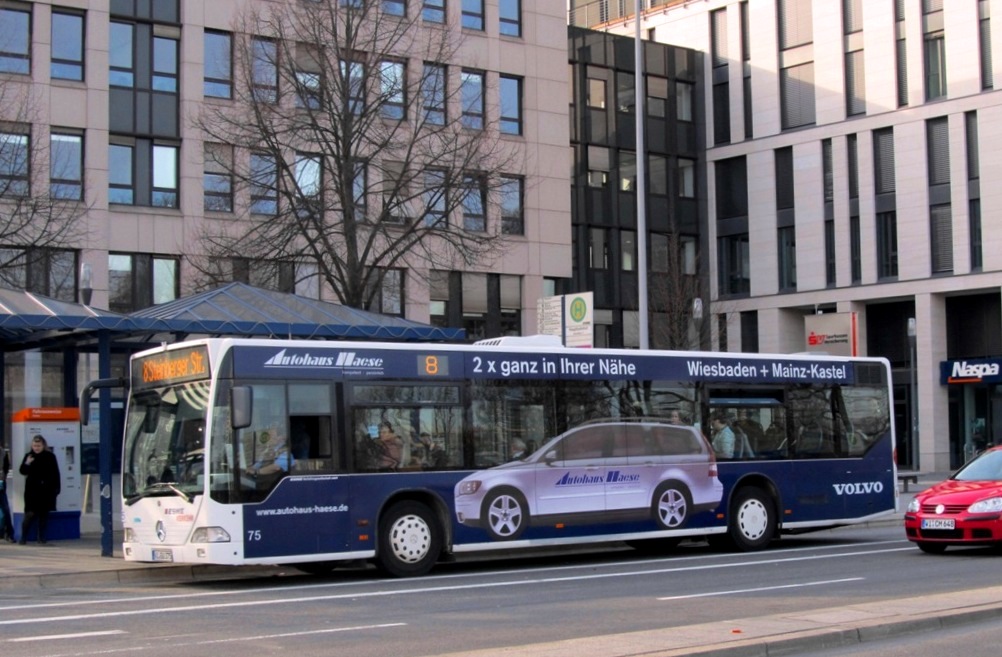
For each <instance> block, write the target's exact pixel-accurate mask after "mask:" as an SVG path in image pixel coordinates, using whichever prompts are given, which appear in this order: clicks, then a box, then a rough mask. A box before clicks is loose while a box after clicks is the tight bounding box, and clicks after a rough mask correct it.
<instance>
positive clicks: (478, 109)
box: [460, 69, 485, 130]
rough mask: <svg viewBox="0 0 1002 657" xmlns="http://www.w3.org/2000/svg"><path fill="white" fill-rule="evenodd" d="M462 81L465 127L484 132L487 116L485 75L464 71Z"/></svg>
mask: <svg viewBox="0 0 1002 657" xmlns="http://www.w3.org/2000/svg"><path fill="white" fill-rule="evenodd" d="M460 79H461V83H460V84H461V86H460V96H461V102H462V106H463V119H462V122H463V126H464V127H466V128H469V129H471V130H483V128H484V114H485V107H484V73H483V72H482V71H470V70H467V69H464V70H463V72H462V75H461V76H460Z"/></svg>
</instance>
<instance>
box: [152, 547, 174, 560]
mask: <svg viewBox="0 0 1002 657" xmlns="http://www.w3.org/2000/svg"><path fill="white" fill-rule="evenodd" d="M153 560H154V561H171V562H173V561H174V553H173V552H171V551H170V550H153Z"/></svg>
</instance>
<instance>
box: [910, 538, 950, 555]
mask: <svg viewBox="0 0 1002 657" xmlns="http://www.w3.org/2000/svg"><path fill="white" fill-rule="evenodd" d="M917 545H918V549H920V550H922V551H923V552H925V553H926V554H943V553H944V552H946V543H926V542H925V541H920V542H919V543H917Z"/></svg>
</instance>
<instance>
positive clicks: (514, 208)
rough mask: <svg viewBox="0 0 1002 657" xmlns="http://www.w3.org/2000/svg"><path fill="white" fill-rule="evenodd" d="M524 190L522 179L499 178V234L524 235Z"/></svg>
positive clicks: (513, 177) (523, 180)
mask: <svg viewBox="0 0 1002 657" xmlns="http://www.w3.org/2000/svg"><path fill="white" fill-rule="evenodd" d="M524 189H525V179H524V178H521V177H515V176H502V177H501V232H502V233H503V234H505V235H524V234H525V213H524V210H523V193H524Z"/></svg>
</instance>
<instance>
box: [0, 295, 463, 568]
mask: <svg viewBox="0 0 1002 657" xmlns="http://www.w3.org/2000/svg"><path fill="white" fill-rule="evenodd" d="M200 336H206V337H222V336H242V337H260V338H299V339H313V340H388V341H399V340H404V341H422V342H450V341H461V340H464V339H465V331H464V330H463V329H453V328H443V327H436V326H430V325H427V324H422V323H420V322H414V321H411V320H408V319H404V318H402V317H393V316H387V315H381V314H378V313H372V312H367V311H364V310H358V309H355V308H348V307H346V306H342V305H339V304H335V303H330V302H326V301H320V300H317V299H310V298H306V297H300V296H297V295H294V294H286V293H282V292H275V291H271V290H265V289H261V288H257V287H253V286H251V285H247V284H244V283H229V284H226V285H223V286H221V287H218V288H215V289H213V290H208V291H205V292H201V293H198V294H195V295H192V296H188V297H183V298H180V299H177V300H175V301H172V302H169V303H165V304H161V305H158V306H152V307H150V308H146V309H143V310H140V311H137V312H135V313H131V314H128V315H123V314H119V313H114V312H111V311H107V310H101V309H98V308H94V307H91V306H90V305H86V304H81V303H71V302H66V301H59V300H56V299H50V298H47V297H43V296H40V295H37V294H33V293H31V292H27V291H24V290H15V289H10V288H4V287H0V365H2V366H3V370H4V373H5V376H3V377H0V399H7V390H6V389H5V385H6V383H5V382H6V379H7V377H6V372H7V361H6V358H7V355H8V354H11V353H15V352H27V351H33V350H38V351H44V352H55V353H61V354H62V372H63V377H62V391H61V396H62V403H63V405H64V406H67V407H72V406H76V405H77V404H78V401H79V394H80V390H81V387H82V385H81V382H79V381H77V371H78V367H77V365H78V362H79V358H80V356H81V354H84V355H87V357H91V356H92V355H96V357H97V374H98V378H100V379H110V378H111V376H112V354H113V353H119V354H125V355H128V354H131V353H134V352H137V351H142V350H143V349H147V348H150V347H154V346H156V345H159V344H161V343H163V342H176V341H179V340H185V339H189V338H193V337H200ZM84 383H85V382H84ZM4 410H5V412H4V413H3V418H5V419H4V421H2V422H0V439H2V440H0V442H2V443H3V444H5V445H6V444H8V443H9V436H8V435H7V434H8V425H7V422H6V418H7V417H9V416H10V414H11V412H12V411H14V410H17V409H4ZM111 417H112V408H111V396H110V391H109V390H108V389H103V390H101V391H100V395H99V403H98V426H99V434H100V436H99V450H98V453H99V467H98V470H99V472H98V475H99V486H100V493H101V495H100V499H101V509H100V515H101V530H102V531H101V553H102V555H103V556H111V555H112V506H111V495H112V470H113V468H112V454H113V453H114V450H113V445H114V440H115V439H116V437H115V436H113V435H112V421H111ZM118 439H119V440H120V439H121V436H118ZM15 467H16V466H15Z"/></svg>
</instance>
